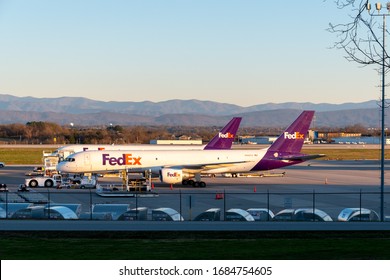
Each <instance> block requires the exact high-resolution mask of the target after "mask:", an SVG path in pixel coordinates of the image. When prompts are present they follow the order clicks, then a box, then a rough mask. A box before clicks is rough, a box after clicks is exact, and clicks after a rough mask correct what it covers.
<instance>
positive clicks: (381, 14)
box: [366, 2, 390, 222]
mask: <svg viewBox="0 0 390 280" xmlns="http://www.w3.org/2000/svg"><path fill="white" fill-rule="evenodd" d="M366 8H367V10H368V13H369V14H370V16H381V17H382V18H383V26H382V29H383V43H382V100H381V107H382V108H381V109H382V120H381V206H380V208H381V214H380V215H381V217H380V218H381V221H382V222H383V221H384V220H385V216H384V211H385V207H384V204H385V203H384V191H385V96H386V95H385V72H386V71H385V55H386V51H385V42H386V41H385V37H386V16H388V15H390V14H389V13H386V14H385V13H381V10H382V4H381V3H376V4H375V8H376V10H377V11H378V13H377V14H375V12H373V13H372V14H371V13H370V10H371V4H370V3H368V2H367V4H366ZM386 8H387V11H388V12H390V2H387V3H386Z"/></svg>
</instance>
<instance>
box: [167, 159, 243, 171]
mask: <svg viewBox="0 0 390 280" xmlns="http://www.w3.org/2000/svg"><path fill="white" fill-rule="evenodd" d="M245 162H247V161H234V162H231V161H230V162H218V163H209V164H195V165H194V164H192V165H174V166H165V167H166V168H174V169H175V168H177V169H182V170H183V171H184V172H187V173H200V172H202V171H206V170H212V169H216V168H221V167H229V166H232V165H235V164H238V163H245Z"/></svg>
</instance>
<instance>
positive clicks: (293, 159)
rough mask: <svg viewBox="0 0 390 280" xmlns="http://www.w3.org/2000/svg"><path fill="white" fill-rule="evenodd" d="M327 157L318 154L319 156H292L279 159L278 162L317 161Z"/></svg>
mask: <svg viewBox="0 0 390 280" xmlns="http://www.w3.org/2000/svg"><path fill="white" fill-rule="evenodd" d="M324 156H326V155H325V154H317V155H291V156H284V157H278V158H276V159H277V160H290V161H306V160H311V159H316V158H320V157H324Z"/></svg>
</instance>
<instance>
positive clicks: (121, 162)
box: [57, 111, 323, 187]
mask: <svg viewBox="0 0 390 280" xmlns="http://www.w3.org/2000/svg"><path fill="white" fill-rule="evenodd" d="M313 116H314V111H304V112H302V113H301V115H300V116H299V117H298V118H297V119H296V120H295V121H294V122H293V123H292V124H291V125H290V126H289V127H288V128H287V129H286V130H285V131H284V132H283V133H282V134H281V135H280V136H279V137H278V139H277V140H276V141H275V142H274V143H273V144H272V145H271V146H270V147H268V148H265V149H260V150H226V149H211V150H208V149H203V150H186V151H183V150H181V151H178V150H172V151H163V150H160V151H136V150H127V151H125V150H124V151H86V152H80V153H76V154H73V155H70V156H69V157H68V158H66V160H65V161H63V162H60V163H59V164H58V166H57V170H59V171H62V172H75V173H79V172H108V171H115V170H127V171H129V172H132V171H133V172H142V171H145V170H151V171H152V173H155V174H159V175H160V180H161V181H162V182H164V183H168V184H176V183H190V184H191V183H192V184H193V186H199V187H205V186H206V183H205V182H203V181H201V180H200V178H201V177H200V174H220V173H242V172H253V171H261V170H271V169H276V168H281V167H286V166H289V165H294V164H298V163H301V162H304V161H306V160H309V159H314V158H317V157H321V156H323V155H305V154H302V153H301V148H302V145H303V142H304V139H305V135H306V134H307V131H308V129H309V126H310V123H311V120H312V118H313ZM193 178H195V181H193V180H192V179H193Z"/></svg>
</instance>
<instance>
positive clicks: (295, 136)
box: [268, 111, 314, 153]
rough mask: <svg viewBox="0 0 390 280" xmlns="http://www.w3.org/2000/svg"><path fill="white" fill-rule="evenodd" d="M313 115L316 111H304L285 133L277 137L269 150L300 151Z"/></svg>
mask: <svg viewBox="0 0 390 280" xmlns="http://www.w3.org/2000/svg"><path fill="white" fill-rule="evenodd" d="M313 116H314V111H303V112H302V113H301V114H300V115H299V117H298V118H297V119H296V120H295V121H294V122H293V123H292V124H291V125H290V126H289V127H288V128H287V129H286V130H285V131H284V132H283V134H282V135H280V136H279V137H278V139H276V141H275V142H274V143H273V144H272V145H271V146H270V147H269V149H268V151H275V152H288V153H299V152H300V151H301V149H302V146H303V142H304V141H305V137H306V134H307V131H308V130H309V127H310V123H311V120H312V119H313Z"/></svg>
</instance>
